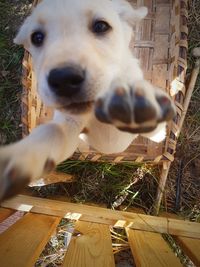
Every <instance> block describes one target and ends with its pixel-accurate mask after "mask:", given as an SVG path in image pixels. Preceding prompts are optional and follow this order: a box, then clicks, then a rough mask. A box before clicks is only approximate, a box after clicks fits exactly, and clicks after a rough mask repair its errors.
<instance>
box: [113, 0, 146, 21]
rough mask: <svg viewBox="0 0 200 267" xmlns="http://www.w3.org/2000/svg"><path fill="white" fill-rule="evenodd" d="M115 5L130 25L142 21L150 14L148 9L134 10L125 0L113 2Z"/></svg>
mask: <svg viewBox="0 0 200 267" xmlns="http://www.w3.org/2000/svg"><path fill="white" fill-rule="evenodd" d="M113 3H114V5H115V7H116V10H117V12H118V14H119V15H120V17H121V18H122V19H123V20H125V21H126V22H128V24H130V25H133V24H135V23H136V22H138V21H140V20H142V19H143V18H144V17H145V16H146V15H147V13H148V9H147V8H146V7H139V8H137V9H134V8H133V7H132V6H131V4H129V2H128V1H125V0H113Z"/></svg>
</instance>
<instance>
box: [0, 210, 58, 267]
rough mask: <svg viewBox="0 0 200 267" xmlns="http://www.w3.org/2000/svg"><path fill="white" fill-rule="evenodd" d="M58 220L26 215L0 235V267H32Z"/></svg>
mask: <svg viewBox="0 0 200 267" xmlns="http://www.w3.org/2000/svg"><path fill="white" fill-rule="evenodd" d="M59 221H60V219H59V218H57V217H51V216H47V215H39V214H31V213H29V214H26V215H25V216H24V217H23V218H22V219H20V220H19V221H17V222H16V223H15V224H14V225H12V226H11V227H10V228H9V229H8V230H6V231H5V232H4V233H2V234H1V235H0V259H1V261H0V262H1V263H0V265H1V267H8V266H9V267H33V266H34V263H35V261H36V260H37V259H38V257H39V255H40V254H41V252H42V250H43V248H44V246H45V245H46V243H47V242H48V240H49V238H50V236H51V234H52V233H53V231H54V230H55V228H56V226H57V224H58V223H59Z"/></svg>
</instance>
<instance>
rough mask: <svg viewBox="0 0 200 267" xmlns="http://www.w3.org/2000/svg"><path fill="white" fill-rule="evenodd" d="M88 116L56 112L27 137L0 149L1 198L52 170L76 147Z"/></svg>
mask: <svg viewBox="0 0 200 267" xmlns="http://www.w3.org/2000/svg"><path fill="white" fill-rule="evenodd" d="M83 121H84V119H82V120H80V119H77V118H75V117H72V116H66V115H62V114H59V113H56V115H55V117H54V120H53V121H52V122H49V123H47V124H44V125H41V126H39V127H37V128H35V129H34V130H33V131H32V133H31V134H30V135H29V136H27V137H26V138H24V139H23V140H21V141H19V142H17V143H15V144H11V145H8V146H5V147H2V148H1V149H0V175H1V176H0V199H2V198H5V197H9V196H11V195H13V194H15V193H16V192H18V191H19V190H20V189H21V188H22V187H23V186H24V185H25V184H28V183H29V182H30V181H33V180H35V179H38V178H40V177H41V175H43V174H46V173H48V172H50V171H51V170H52V169H54V168H55V166H56V164H58V163H60V162H62V161H63V160H65V159H66V158H69V157H70V156H71V155H72V154H73V152H74V151H75V150H76V148H77V145H78V136H79V134H80V132H81V130H82V128H83V127H84V124H83Z"/></svg>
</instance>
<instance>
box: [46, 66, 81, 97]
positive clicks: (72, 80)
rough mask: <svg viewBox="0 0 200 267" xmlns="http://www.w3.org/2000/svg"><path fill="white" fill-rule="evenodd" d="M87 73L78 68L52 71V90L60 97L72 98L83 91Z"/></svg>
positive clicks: (50, 78)
mask: <svg viewBox="0 0 200 267" xmlns="http://www.w3.org/2000/svg"><path fill="white" fill-rule="evenodd" d="M84 80H85V71H84V70H83V69H81V68H80V67H78V66H75V67H74V66H73V67H64V68H57V69H52V70H51V71H50V73H49V76H48V84H49V86H50V88H51V90H52V91H53V92H54V93H55V94H56V95H58V96H65V97H71V96H74V95H75V94H77V93H78V92H79V91H80V90H81V86H82V84H83V82H84Z"/></svg>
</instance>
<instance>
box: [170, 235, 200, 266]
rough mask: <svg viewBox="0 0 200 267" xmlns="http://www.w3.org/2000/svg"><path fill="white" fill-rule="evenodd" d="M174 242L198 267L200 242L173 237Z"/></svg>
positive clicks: (199, 262) (199, 264) (199, 263)
mask: <svg viewBox="0 0 200 267" xmlns="http://www.w3.org/2000/svg"><path fill="white" fill-rule="evenodd" d="M175 240H176V241H177V243H178V244H179V246H180V247H181V248H182V250H183V251H184V252H185V254H186V255H187V256H188V257H189V258H190V259H191V260H192V262H193V263H194V264H195V265H196V266H200V240H198V239H193V238H188V237H181V236H177V237H175Z"/></svg>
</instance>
